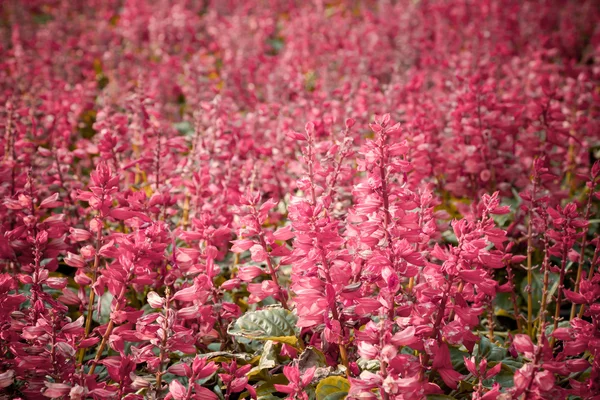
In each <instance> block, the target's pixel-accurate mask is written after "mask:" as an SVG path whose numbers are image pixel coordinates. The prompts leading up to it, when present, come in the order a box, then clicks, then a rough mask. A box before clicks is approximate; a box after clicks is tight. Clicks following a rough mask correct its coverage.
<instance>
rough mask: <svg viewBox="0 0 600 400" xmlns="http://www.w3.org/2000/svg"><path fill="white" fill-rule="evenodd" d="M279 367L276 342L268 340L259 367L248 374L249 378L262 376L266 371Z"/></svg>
mask: <svg viewBox="0 0 600 400" xmlns="http://www.w3.org/2000/svg"><path fill="white" fill-rule="evenodd" d="M275 366H277V351H276V345H275V342H273V341H271V340H267V341H266V342H265V345H264V347H263V352H262V354H261V355H260V360H259V361H258V365H257V366H256V367H254V368H252V369H251V370H250V372H248V378H252V377H254V376H257V375H260V374H261V372H262V371H263V370H265V369H272V368H275Z"/></svg>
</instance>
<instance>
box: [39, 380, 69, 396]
mask: <svg viewBox="0 0 600 400" xmlns="http://www.w3.org/2000/svg"><path fill="white" fill-rule="evenodd" d="M44 384H45V385H46V387H47V389H46V390H44V396H45V397H50V398H55V397H62V396H65V395H67V394H68V393H69V392H70V391H71V386H69V385H67V384H66V383H50V382H44Z"/></svg>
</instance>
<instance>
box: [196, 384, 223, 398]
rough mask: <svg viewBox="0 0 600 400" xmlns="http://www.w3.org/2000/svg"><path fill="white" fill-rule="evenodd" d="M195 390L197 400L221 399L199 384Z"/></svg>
mask: <svg viewBox="0 0 600 400" xmlns="http://www.w3.org/2000/svg"><path fill="white" fill-rule="evenodd" d="M194 389H195V391H196V397H195V399H196V400H217V399H218V398H219V396H217V395H216V394H215V392H213V391H212V390H210V389H207V388H205V387H203V386H200V385H198V384H197V383H195V384H194Z"/></svg>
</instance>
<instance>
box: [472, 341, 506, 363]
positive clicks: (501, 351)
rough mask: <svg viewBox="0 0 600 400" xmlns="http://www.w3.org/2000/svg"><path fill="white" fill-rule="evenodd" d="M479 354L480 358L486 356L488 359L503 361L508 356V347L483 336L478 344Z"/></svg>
mask: <svg viewBox="0 0 600 400" xmlns="http://www.w3.org/2000/svg"><path fill="white" fill-rule="evenodd" d="M477 355H478V356H479V358H486V359H487V360H488V361H502V360H503V359H504V358H505V357H506V349H505V348H503V347H500V346H497V345H496V344H494V343H492V342H491V341H490V339H488V338H487V337H485V336H482V337H481V340H480V341H479V344H478V345H477Z"/></svg>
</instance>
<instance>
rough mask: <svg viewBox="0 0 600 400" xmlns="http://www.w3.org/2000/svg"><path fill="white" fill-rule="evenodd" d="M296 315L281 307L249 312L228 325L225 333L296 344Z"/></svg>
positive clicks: (252, 338)
mask: <svg viewBox="0 0 600 400" xmlns="http://www.w3.org/2000/svg"><path fill="white" fill-rule="evenodd" d="M297 321H298V317H297V316H296V315H294V314H292V313H291V312H290V311H288V310H284V309H283V308H267V309H264V310H259V311H254V312H249V313H246V314H245V315H243V316H242V317H241V318H239V319H238V320H237V321H235V323H233V324H232V325H230V326H229V329H228V330H227V333H229V334H230V335H233V336H241V337H245V338H247V339H251V340H273V341H276V342H280V343H286V344H289V345H292V346H297V345H298V337H297V335H298V333H299V331H298V327H297V326H296V323H297Z"/></svg>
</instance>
